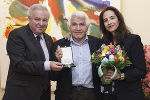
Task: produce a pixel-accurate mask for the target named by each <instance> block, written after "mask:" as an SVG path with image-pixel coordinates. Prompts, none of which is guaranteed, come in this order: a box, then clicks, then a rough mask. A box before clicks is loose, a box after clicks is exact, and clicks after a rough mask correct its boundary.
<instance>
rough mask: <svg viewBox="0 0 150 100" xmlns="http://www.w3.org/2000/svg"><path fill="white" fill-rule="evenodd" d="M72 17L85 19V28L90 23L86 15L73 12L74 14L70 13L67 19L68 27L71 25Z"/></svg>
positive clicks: (81, 12) (80, 12)
mask: <svg viewBox="0 0 150 100" xmlns="http://www.w3.org/2000/svg"><path fill="white" fill-rule="evenodd" d="M73 16H75V17H78V18H85V24H86V26H89V25H90V21H89V18H88V15H87V14H86V13H85V12H83V11H75V12H73V13H72V15H71V16H70V17H69V19H68V26H69V27H70V25H71V19H72V17H73Z"/></svg>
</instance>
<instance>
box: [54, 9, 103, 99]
mask: <svg viewBox="0 0 150 100" xmlns="http://www.w3.org/2000/svg"><path fill="white" fill-rule="evenodd" d="M68 24H69V29H70V33H71V36H70V39H69V40H67V39H64V38H63V39H60V40H58V41H57V42H56V43H54V49H53V50H56V58H57V60H58V61H61V57H62V51H61V49H60V47H64V46H71V47H72V53H73V61H74V65H75V66H76V67H71V68H65V69H64V70H62V71H60V72H58V73H57V87H56V91H55V95H56V97H55V99H56V100H97V99H98V98H97V96H96V93H95V90H94V86H93V83H95V82H94V81H96V80H93V71H94V67H92V64H91V55H92V53H93V52H94V51H96V50H97V49H98V48H99V47H100V46H101V44H102V42H101V40H100V39H98V38H96V37H93V36H89V35H87V31H88V27H89V19H88V16H87V15H86V13H84V12H82V11H76V12H74V13H73V14H72V15H71V17H70V19H69V21H68Z"/></svg>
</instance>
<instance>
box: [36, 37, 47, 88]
mask: <svg viewBox="0 0 150 100" xmlns="http://www.w3.org/2000/svg"><path fill="white" fill-rule="evenodd" d="M36 39H37V42H38V44H39V46H40V48H41V51H42V57H43V59H44V61H45V60H46V58H45V54H44V51H43V48H42V46H41V43H40V39H41V36H39V35H38V36H37V37H36ZM45 74H46V75H45V81H44V89H45V90H47V89H48V87H49V84H50V83H49V79H48V72H46V73H45Z"/></svg>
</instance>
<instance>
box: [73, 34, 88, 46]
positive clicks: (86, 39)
mask: <svg viewBox="0 0 150 100" xmlns="http://www.w3.org/2000/svg"><path fill="white" fill-rule="evenodd" d="M70 41H71V42H72V43H75V44H78V43H77V42H75V41H74V40H73V38H72V35H71V36H70ZM86 41H88V36H87V35H86V37H85V39H84V41H83V42H82V43H81V44H83V43H84V42H86Z"/></svg>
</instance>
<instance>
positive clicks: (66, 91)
mask: <svg viewBox="0 0 150 100" xmlns="http://www.w3.org/2000/svg"><path fill="white" fill-rule="evenodd" d="M88 43H89V47H90V52H91V54H92V53H93V52H95V51H96V50H98V49H99V47H100V46H101V44H102V41H101V40H100V39H98V38H96V37H93V36H88ZM58 45H60V46H61V47H64V46H70V41H68V40H66V39H64V38H63V39H60V40H58V41H57V42H55V43H54V49H53V50H54V52H55V50H56V48H57V46H58ZM53 54H54V53H53ZM94 68H95V67H94V66H93V67H92V70H94ZM56 79H57V87H56V91H55V100H71V98H72V71H71V69H64V70H62V71H61V72H58V73H57V78H56Z"/></svg>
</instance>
